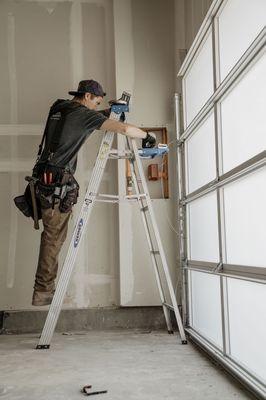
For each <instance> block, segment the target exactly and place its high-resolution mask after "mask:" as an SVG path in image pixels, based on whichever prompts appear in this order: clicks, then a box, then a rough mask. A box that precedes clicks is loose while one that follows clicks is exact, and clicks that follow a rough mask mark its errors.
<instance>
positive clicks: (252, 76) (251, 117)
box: [221, 2, 266, 172]
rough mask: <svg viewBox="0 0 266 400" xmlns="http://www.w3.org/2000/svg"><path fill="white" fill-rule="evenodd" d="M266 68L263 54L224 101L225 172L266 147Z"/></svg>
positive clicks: (265, 58) (223, 139)
mask: <svg viewBox="0 0 266 400" xmlns="http://www.w3.org/2000/svg"><path fill="white" fill-rule="evenodd" d="M265 4H266V2H265ZM265 71H266V55H265V54H264V55H263V56H262V57H261V58H260V59H259V60H258V61H257V62H256V64H255V65H254V66H253V67H252V68H251V69H250V70H249V71H248V72H247V74H245V75H244V76H243V78H242V79H241V81H240V82H239V83H238V84H237V86H235V87H234V89H233V90H232V91H231V92H230V93H229V94H228V95H227V97H226V98H225V99H224V100H223V101H222V103H221V112H222V146H223V169H224V172H226V171H228V170H230V169H232V168H234V167H235V166H237V165H239V164H241V163H242V162H244V161H246V160H248V159H249V158H251V157H253V156H255V155H256V154H257V153H259V152H261V151H263V150H265V149H266V134H265V126H266V116H265V115H266V114H265V105H266V91H265V87H266V74H265Z"/></svg>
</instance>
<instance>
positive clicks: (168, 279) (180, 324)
mask: <svg viewBox="0 0 266 400" xmlns="http://www.w3.org/2000/svg"><path fill="white" fill-rule="evenodd" d="M132 148H133V152H134V155H135V160H136V164H137V167H138V171H139V175H140V180H141V183H142V186H143V190H144V192H145V193H146V194H147V197H146V201H147V205H148V209H149V212H150V217H151V221H152V226H153V230H154V235H155V239H156V242H157V245H158V250H159V252H160V257H161V260H162V265H163V271H164V275H165V278H166V282H167V286H168V290H169V293H170V298H171V301H172V305H173V307H174V312H175V317H176V321H177V325H178V328H179V333H180V336H181V339H182V343H183V344H186V343H187V340H186V335H185V331H184V327H183V322H182V318H181V316H180V313H179V309H178V305H177V300H176V296H175V292H174V288H173V285H172V279H171V276H170V272H169V268H168V264H167V260H166V256H165V253H164V249H163V245H162V241H161V238H160V233H159V229H158V226H157V222H156V218H155V215H154V211H153V206H152V202H151V199H150V196H149V191H148V186H147V183H146V179H145V175H144V171H143V167H142V163H141V161H140V158H139V154H138V148H137V144H136V141H135V139H132Z"/></svg>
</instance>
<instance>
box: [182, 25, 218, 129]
mask: <svg viewBox="0 0 266 400" xmlns="http://www.w3.org/2000/svg"><path fill="white" fill-rule="evenodd" d="M184 89H185V111H186V113H185V114H186V115H185V125H186V126H187V125H189V123H190V122H191V121H192V119H193V118H194V117H195V116H196V114H197V113H198V111H199V110H200V109H201V107H202V106H203V105H204V104H205V103H206V101H207V100H208V98H209V97H210V96H211V95H212V93H213V63H212V37H211V33H209V34H208V36H207V39H206V41H205V42H204V44H203V46H202V48H201V50H200V52H199V53H198V55H197V56H196V58H195V60H194V62H193V64H192V66H191V68H190V69H189V70H188V72H187V74H186V75H185V77H184Z"/></svg>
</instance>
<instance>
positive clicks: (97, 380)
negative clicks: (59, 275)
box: [0, 330, 253, 400]
mask: <svg viewBox="0 0 266 400" xmlns="http://www.w3.org/2000/svg"><path fill="white" fill-rule="evenodd" d="M37 341H38V335H34V334H23V335H1V336H0V354H1V365H0V378H1V379H0V397H1V398H3V400H4V399H5V400H11V399H12V400H18V399H19V400H21V399H23V400H24V399H25V400H26V399H27V400H33V399H34V400H36V399H38V400H63V399H64V400H79V399H82V398H85V396H84V395H83V394H82V393H80V389H81V388H82V387H83V386H84V385H86V384H91V385H92V386H93V389H94V390H103V389H107V390H108V393H107V394H102V395H99V396H97V397H96V398H97V400H98V399H99V400H100V399H103V400H122V399H123V400H125V399H129V400H131V399H134V400H162V399H169V400H170V399H171V400H172V399H173V400H174V399H175V400H177V399H182V400H192V399H193V400H201V399H205V400H214V399H223V400H233V399H234V400H237V399H242V400H244V399H252V398H253V397H252V396H251V395H250V394H249V393H247V392H246V391H245V389H243V388H242V387H240V386H239V384H238V383H237V382H236V381H235V380H233V379H232V378H231V377H230V376H229V375H228V374H226V373H225V372H223V371H222V370H220V369H219V368H216V367H215V366H214V365H213V364H212V363H211V361H210V360H209V359H208V358H207V357H205V356H204V355H203V354H202V353H201V352H199V351H198V350H197V348H195V347H194V346H193V345H192V344H191V343H189V344H188V345H187V346H182V345H181V344H180V341H179V340H178V338H177V336H176V335H175V336H174V335H168V334H167V333H165V332H161V331H154V332H149V331H129V330H128V331H112V332H111V331H108V332H107V331H91V332H80V333H72V334H69V335H62V334H59V333H57V334H55V336H54V338H53V342H52V346H51V349H50V350H35V345H36V343H37ZM93 398H94V397H93Z"/></svg>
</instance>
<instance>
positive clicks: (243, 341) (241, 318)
mask: <svg viewBox="0 0 266 400" xmlns="http://www.w3.org/2000/svg"><path fill="white" fill-rule="evenodd" d="M265 22H266V2H265V0H253V1H250V0H227V1H221V0H219V1H214V2H213V4H212V6H211V8H210V10H209V12H208V14H207V16H206V18H205V20H204V22H203V25H202V26H201V29H200V31H199V33H198V35H197V37H196V39H195V41H194V43H193V44H192V47H191V49H190V51H189V53H188V55H187V57H186V59H185V61H184V63H183V65H182V68H181V70H180V72H179V75H180V76H182V82H183V84H182V90H183V93H182V105H183V106H182V118H181V119H182V124H180V126H182V129H179V132H178V155H179V216H180V234H181V235H180V237H181V241H180V249H181V259H182V266H183V272H184V273H183V278H184V281H183V283H184V285H183V289H184V290H183V294H184V296H183V297H184V303H183V307H184V314H185V319H186V325H187V332H188V333H189V334H190V335H191V337H192V338H193V339H194V340H196V341H197V342H198V343H199V344H200V345H201V346H203V347H204V348H205V349H206V350H207V351H209V352H210V353H212V354H213V355H214V356H215V357H216V358H217V359H219V360H220V362H222V363H223V364H224V366H225V367H227V368H228V369H230V371H231V372H232V373H234V374H235V375H236V376H237V377H239V378H240V379H241V380H242V381H243V382H244V383H246V384H247V385H248V386H249V387H250V388H252V389H253V391H255V392H256V393H257V394H259V395H260V396H262V397H263V398H265V396H266V349H265V345H264V341H265V338H266V285H265V283H266V150H265V149H266V113H265V110H266V90H265V89H266V74H265V71H266V53H265V40H266V33H265ZM176 99H177V103H176V104H177V108H178V109H179V110H180V109H181V107H180V102H179V98H178V96H176ZM178 115H179V114H178ZM178 115H177V116H178Z"/></svg>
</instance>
